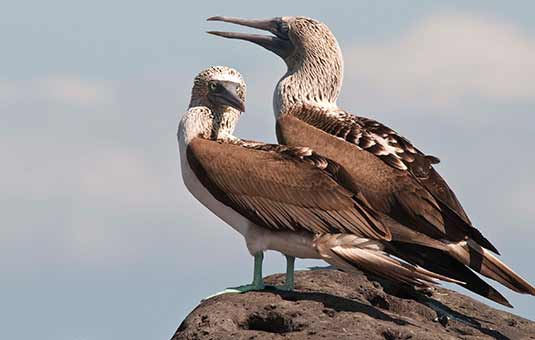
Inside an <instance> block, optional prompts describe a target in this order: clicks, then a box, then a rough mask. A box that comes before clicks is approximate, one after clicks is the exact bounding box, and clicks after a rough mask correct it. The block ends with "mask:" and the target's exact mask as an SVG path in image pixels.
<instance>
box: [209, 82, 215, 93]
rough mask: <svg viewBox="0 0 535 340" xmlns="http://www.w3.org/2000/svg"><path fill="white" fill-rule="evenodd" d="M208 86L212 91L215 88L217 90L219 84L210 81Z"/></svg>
mask: <svg viewBox="0 0 535 340" xmlns="http://www.w3.org/2000/svg"><path fill="white" fill-rule="evenodd" d="M208 88H209V89H210V91H212V92H214V91H215V90H217V84H216V83H210V84H209V85H208Z"/></svg>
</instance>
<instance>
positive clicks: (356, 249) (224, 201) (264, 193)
mask: <svg viewBox="0 0 535 340" xmlns="http://www.w3.org/2000/svg"><path fill="white" fill-rule="evenodd" d="M244 106H245V83H244V81H243V79H242V77H241V75H240V74H239V73H238V72H237V71H236V70H234V69H231V68H228V67H221V66H217V67H211V68H208V69H207V70H204V71H202V72H201V73H199V74H198V75H197V77H196V78H195V80H194V85H193V89H192V94H191V101H190V105H189V108H188V110H187V112H186V113H185V114H184V115H183V117H182V119H181V120H180V124H179V128H178V145H179V152H180V167H181V170H182V178H183V181H184V183H185V185H186V187H187V188H188V190H189V191H190V192H191V193H192V194H193V196H195V198H197V200H199V201H200V202H201V203H202V204H203V205H204V206H206V207H207V208H208V209H209V210H211V211H212V212H213V213H214V214H215V215H217V216H218V217H220V218H221V219H222V220H223V221H225V222H226V223H227V224H229V225H230V226H231V227H232V228H234V229H235V230H236V231H238V232H239V233H240V234H241V235H242V236H243V237H244V238H245V242H246V245H247V249H248V250H249V252H250V254H251V255H252V256H254V275H253V282H252V283H251V284H249V285H245V286H240V287H236V288H232V289H229V290H226V291H224V292H246V291H250V290H260V289H263V288H264V283H263V279H262V260H263V252H264V251H266V250H275V251H278V252H281V253H282V254H284V255H285V256H286V258H287V268H286V269H287V270H286V283H285V286H284V287H282V288H283V289H287V290H290V289H293V286H294V282H293V268H294V260H295V258H296V257H298V258H317V259H323V260H325V261H326V262H328V263H330V264H331V265H334V266H336V267H338V268H340V269H343V270H345V271H349V272H351V271H354V270H355V269H356V268H360V269H364V270H367V271H369V272H372V273H374V274H376V275H380V276H383V277H386V278H390V279H394V280H397V281H400V282H404V283H409V284H415V285H419V286H429V284H431V283H435V282H436V281H435V280H436V279H440V280H446V281H451V282H458V281H456V280H451V279H449V278H447V277H444V276H442V275H439V274H435V273H433V272H431V271H428V270H426V269H424V268H421V267H420V266H418V265H413V264H409V263H405V262H402V261H399V260H398V259H396V258H395V257H391V256H389V255H388V254H387V253H386V252H385V249H386V248H387V247H388V242H389V241H390V240H391V238H392V235H391V232H390V229H389V228H388V227H386V226H385V222H384V221H383V219H387V218H388V217H387V216H384V215H383V214H381V213H380V212H377V211H376V210H375V209H373V208H372V207H371V206H370V204H369V203H368V202H367V200H366V199H365V198H364V197H363V196H362V195H361V194H360V193H358V192H356V191H350V190H348V189H347V188H346V187H345V183H346V182H347V181H348V180H349V179H348V178H347V173H346V172H345V171H343V169H342V168H341V167H340V166H339V165H338V164H337V163H335V162H333V161H331V160H329V159H327V158H325V157H322V156H320V155H318V154H316V153H315V152H313V151H312V149H310V148H308V147H297V146H295V147H292V146H284V145H276V144H265V143H261V142H253V141H245V140H241V139H239V138H237V137H235V136H234V135H233V131H234V128H235V126H236V124H237V122H238V119H239V118H240V114H241V112H242V111H244Z"/></svg>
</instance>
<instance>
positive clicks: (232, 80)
mask: <svg viewBox="0 0 535 340" xmlns="http://www.w3.org/2000/svg"><path fill="white" fill-rule="evenodd" d="M245 92H246V86H245V82H244V80H243V77H242V76H241V74H240V73H239V72H238V71H236V70H235V69H233V68H230V67H227V66H212V67H210V68H207V69H205V70H203V71H202V72H200V73H199V74H198V75H197V76H196V77H195V79H194V81H193V88H192V90H191V99H190V104H189V108H188V111H187V112H186V113H185V114H184V116H183V117H182V120H181V122H180V126H179V131H178V134H179V137H182V139H183V141H184V142H185V143H186V144H187V143H188V142H189V140H191V139H192V138H194V137H197V136H200V137H202V138H207V139H217V138H232V133H233V132H234V129H235V127H236V124H237V122H238V119H239V117H240V113H241V112H242V111H244V108H245Z"/></svg>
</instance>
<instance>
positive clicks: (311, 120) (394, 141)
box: [288, 105, 470, 224]
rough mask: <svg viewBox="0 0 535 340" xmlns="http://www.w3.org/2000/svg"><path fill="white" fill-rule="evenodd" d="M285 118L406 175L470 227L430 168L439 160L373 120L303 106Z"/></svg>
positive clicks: (451, 192) (454, 197)
mask: <svg viewBox="0 0 535 340" xmlns="http://www.w3.org/2000/svg"><path fill="white" fill-rule="evenodd" d="M288 114H289V115H293V116H295V117H297V118H299V119H301V120H303V121H305V122H307V123H308V124H310V125H313V126H315V127H316V128H318V129H321V130H323V131H325V132H327V133H329V134H331V135H333V136H336V137H338V138H341V139H344V140H345V141H347V142H349V143H352V144H355V145H356V146H358V147H359V148H361V149H363V150H366V151H368V152H370V153H372V154H374V155H375V156H377V157H379V158H380V159H381V160H382V161H384V162H385V163H386V164H388V165H389V166H391V167H393V168H395V169H398V170H402V171H408V172H409V173H410V174H411V175H412V176H413V177H414V178H415V179H417V180H418V181H419V182H420V183H421V184H422V185H423V186H424V187H425V188H426V189H427V190H429V192H430V193H431V194H433V196H435V197H436V198H437V199H440V200H441V201H442V202H444V204H446V205H447V206H448V207H449V208H450V209H452V210H454V211H455V212H456V213H457V214H458V215H459V216H460V217H462V218H463V219H464V220H465V221H466V222H467V223H469V224H470V220H469V219H468V216H467V214H466V212H465V211H464V209H463V207H462V206H461V203H460V202H459V200H458V199H457V197H456V196H455V194H454V193H453V191H452V190H451V189H450V187H449V186H448V184H447V183H446V181H444V179H443V178H442V177H441V176H440V175H439V174H438V172H437V171H436V170H435V169H434V168H433V164H437V163H439V162H440V160H439V159H438V158H437V157H434V156H431V155H425V154H424V153H423V152H421V151H420V150H418V149H417V148H416V147H414V145H413V144H412V143H411V142H410V141H409V140H407V139H406V138H405V137H403V136H401V135H399V134H398V133H397V132H396V131H394V130H392V129H390V128H389V127H387V126H385V125H383V124H381V123H380V122H377V121H375V120H373V119H369V118H364V117H359V116H355V115H352V114H350V113H348V112H345V111H342V110H341V111H340V112H336V113H335V114H331V115H330V116H326V115H325V112H324V111H323V110H322V109H320V108H317V107H313V106H310V105H303V106H295V107H293V108H292V109H291V110H290V111H289V112H288Z"/></svg>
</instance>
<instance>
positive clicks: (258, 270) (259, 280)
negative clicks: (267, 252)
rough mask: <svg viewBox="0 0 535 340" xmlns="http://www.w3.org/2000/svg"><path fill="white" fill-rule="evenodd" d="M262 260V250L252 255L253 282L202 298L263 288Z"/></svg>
mask: <svg viewBox="0 0 535 340" xmlns="http://www.w3.org/2000/svg"><path fill="white" fill-rule="evenodd" d="M263 261H264V253H263V252H259V253H256V254H255V255H254V271H253V282H252V283H251V284H248V285H243V286H238V287H230V288H227V289H225V290H223V291H221V292H219V293H215V294H212V295H210V296H208V297H207V298H205V299H204V300H208V299H209V298H212V297H214V296H218V295H222V294H227V293H234V294H241V293H246V292H250V291H255V290H263V289H264V288H265V286H264V278H263V277H262V262H263ZM292 274H293V267H292ZM292 282H293V277H292Z"/></svg>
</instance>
